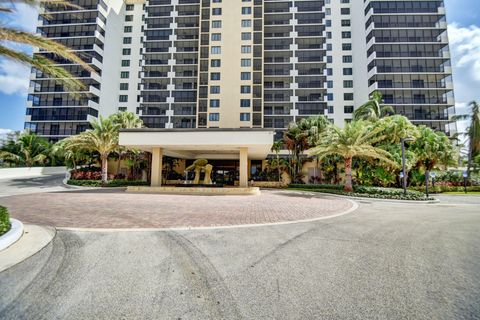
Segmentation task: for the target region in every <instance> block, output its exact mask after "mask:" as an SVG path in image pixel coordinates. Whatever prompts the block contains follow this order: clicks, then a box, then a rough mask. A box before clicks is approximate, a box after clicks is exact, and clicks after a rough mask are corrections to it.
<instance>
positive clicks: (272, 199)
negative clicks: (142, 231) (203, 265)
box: [0, 190, 354, 228]
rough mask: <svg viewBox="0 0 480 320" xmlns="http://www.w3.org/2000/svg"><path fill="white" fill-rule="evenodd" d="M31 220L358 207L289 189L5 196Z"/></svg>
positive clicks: (210, 220) (118, 221)
mask: <svg viewBox="0 0 480 320" xmlns="http://www.w3.org/2000/svg"><path fill="white" fill-rule="evenodd" d="M0 204H2V205H4V206H6V207H8V208H9V210H10V213H11V215H12V216H13V217H14V218H17V219H19V220H21V221H23V222H25V223H32V224H39V225H49V226H55V227H73V228H181V227H215V226H232V225H248V224H265V223H277V222H289V221H298V220H310V219H316V218H322V217H328V216H333V215H337V214H339V213H343V212H346V211H348V210H350V209H352V208H353V206H354V204H353V203H352V202H351V201H348V200H345V199H340V198H335V197H330V196H323V195H306V194H300V193H295V192H288V191H263V192H262V194H261V195H259V196H191V195H161V194H137V193H126V192H123V191H119V190H115V191H111V190H108V191H107V190H102V191H70V192H53V193H37V194H28V195H17V196H11V197H3V198H1V199H0Z"/></svg>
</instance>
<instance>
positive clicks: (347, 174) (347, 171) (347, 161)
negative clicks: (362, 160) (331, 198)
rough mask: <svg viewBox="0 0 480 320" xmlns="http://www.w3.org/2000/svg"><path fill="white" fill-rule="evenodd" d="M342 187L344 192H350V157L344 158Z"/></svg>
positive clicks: (351, 188)
mask: <svg viewBox="0 0 480 320" xmlns="http://www.w3.org/2000/svg"><path fill="white" fill-rule="evenodd" d="M343 189H344V190H345V191H346V192H352V191H353V186H352V158H351V157H350V158H345V186H344V187H343Z"/></svg>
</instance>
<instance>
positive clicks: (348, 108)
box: [343, 106, 353, 113]
mask: <svg viewBox="0 0 480 320" xmlns="http://www.w3.org/2000/svg"><path fill="white" fill-rule="evenodd" d="M343 113H353V106H344V107H343Z"/></svg>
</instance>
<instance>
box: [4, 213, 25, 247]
mask: <svg viewBox="0 0 480 320" xmlns="http://www.w3.org/2000/svg"><path fill="white" fill-rule="evenodd" d="M10 223H11V225H12V227H11V228H10V230H9V231H8V232H7V233H5V234H4V235H3V236H0V251H2V250H4V249H6V248H8V247H10V246H11V245H12V244H14V243H15V242H17V241H18V239H20V238H21V237H22V235H23V223H21V222H20V221H18V220H17V219H10Z"/></svg>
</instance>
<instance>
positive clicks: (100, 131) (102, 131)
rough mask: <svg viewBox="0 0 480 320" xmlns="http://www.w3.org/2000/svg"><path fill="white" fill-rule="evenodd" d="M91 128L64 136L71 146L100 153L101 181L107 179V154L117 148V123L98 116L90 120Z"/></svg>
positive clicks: (105, 181) (104, 182)
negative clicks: (73, 134)
mask: <svg viewBox="0 0 480 320" xmlns="http://www.w3.org/2000/svg"><path fill="white" fill-rule="evenodd" d="M90 125H91V126H92V129H89V130H87V131H85V132H82V133H80V134H78V135H76V136H71V137H68V138H66V140H68V141H69V142H68V143H69V144H71V146H72V147H75V148H78V149H83V150H88V151H96V152H98V153H99V154H100V161H101V166H102V183H103V184H106V183H107V181H108V156H109V155H110V154H111V153H112V152H114V151H115V150H117V149H118V129H119V125H118V124H115V123H113V121H112V120H111V119H109V118H103V117H102V116H100V119H99V120H94V121H92V122H90Z"/></svg>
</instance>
